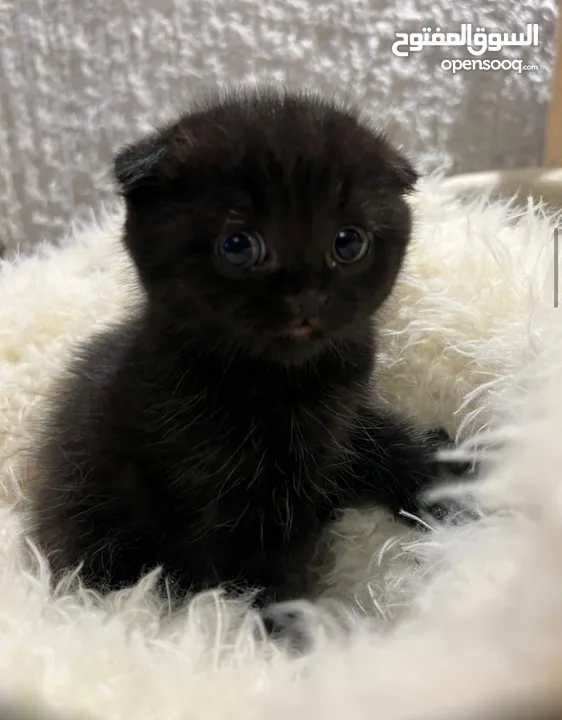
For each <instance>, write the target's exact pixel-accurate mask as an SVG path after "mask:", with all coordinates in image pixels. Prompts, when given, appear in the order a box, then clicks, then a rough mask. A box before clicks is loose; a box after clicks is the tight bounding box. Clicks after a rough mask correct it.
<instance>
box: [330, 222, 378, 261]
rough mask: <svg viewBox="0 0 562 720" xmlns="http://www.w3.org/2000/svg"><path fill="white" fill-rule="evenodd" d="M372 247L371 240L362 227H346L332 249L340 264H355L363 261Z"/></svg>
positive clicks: (336, 238)
mask: <svg viewBox="0 0 562 720" xmlns="http://www.w3.org/2000/svg"><path fill="white" fill-rule="evenodd" d="M369 246H370V239H369V236H368V234H367V232H366V231H365V230H363V228H360V227H346V228H343V229H342V230H340V231H339V233H338V234H337V235H336V237H335V240H334V246H333V249H332V252H333V255H334V260H336V261H337V262H339V263H344V264H345V263H347V264H349V263H354V262H358V261H359V260H361V259H363V258H364V257H365V255H366V254H367V252H368V250H369Z"/></svg>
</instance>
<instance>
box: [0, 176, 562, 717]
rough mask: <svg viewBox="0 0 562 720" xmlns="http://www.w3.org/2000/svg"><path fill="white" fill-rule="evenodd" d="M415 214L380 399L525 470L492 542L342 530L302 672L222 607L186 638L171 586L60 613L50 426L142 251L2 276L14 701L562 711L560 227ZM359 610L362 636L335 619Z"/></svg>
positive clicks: (466, 532)
mask: <svg viewBox="0 0 562 720" xmlns="http://www.w3.org/2000/svg"><path fill="white" fill-rule="evenodd" d="M412 204H413V206H414V210H415V217H416V230H415V241H414V244H413V246H412V250H411V253H410V256H409V260H408V263H407V266H406V268H405V270H404V273H403V275H402V278H401V280H400V282H399V285H398V287H397V288H396V291H395V292H394V294H393V296H392V298H391V299H390V301H389V302H388V305H387V306H386V307H385V309H384V312H383V313H381V316H380V318H379V325H380V328H381V330H380V335H381V357H380V361H379V368H378V370H377V376H378V377H377V379H376V380H377V386H378V388H379V389H380V392H381V393H382V396H383V398H384V400H385V401H387V402H388V403H390V404H391V405H392V406H395V407H398V408H399V409H401V410H402V411H403V412H405V413H407V414H408V415H410V416H411V417H413V418H414V419H416V420H417V421H418V422H419V423H421V424H423V425H424V426H426V427H436V426H444V427H446V428H447V429H448V430H449V431H450V432H451V433H456V434H457V435H458V437H459V438H460V439H463V438H469V437H470V436H472V435H474V434H475V433H478V437H477V441H478V438H483V437H484V436H485V435H486V434H488V435H489V434H490V431H492V430H494V432H495V435H496V439H498V438H500V439H501V440H502V442H503V444H504V447H503V449H502V451H501V452H500V453H499V455H497V456H495V457H494V458H493V459H492V460H491V461H490V462H491V464H490V467H489V469H488V471H487V476H486V478H485V480H484V481H483V483H482V484H481V485H479V486H478V488H472V489H471V494H472V497H473V498H475V500H476V501H477V503H478V506H479V508H480V509H481V510H483V511H484V510H485V511H486V513H485V514H484V515H483V516H482V518H481V519H479V520H476V521H474V522H472V523H471V524H469V525H464V526H458V527H434V528H433V529H431V532H416V531H412V530H410V529H407V528H406V527H405V526H402V524H401V523H399V522H397V521H395V520H393V519H392V518H389V517H388V516H386V515H384V514H383V513H381V512H380V511H377V510H373V511H369V512H361V513H360V512H349V513H347V514H346V515H345V516H344V517H343V518H342V519H341V520H340V521H339V522H338V523H337V524H336V525H335V526H334V527H333V529H331V531H330V533H329V537H328V538H327V540H328V541H329V543H330V548H331V552H330V555H329V558H330V559H329V562H328V563H327V565H326V568H325V570H324V573H323V580H322V584H321V587H320V588H319V591H320V593H321V595H322V598H323V599H322V600H321V601H320V602H319V603H318V605H317V606H316V607H314V608H313V607H308V606H305V607H303V608H301V609H302V613H303V616H304V618H305V622H306V623H307V626H308V628H309V630H310V632H311V633H312V635H313V637H314V648H313V650H312V651H311V652H310V654H308V655H306V656H304V657H299V658H295V657H290V656H289V655H288V654H287V653H286V652H285V651H284V650H283V649H281V648H279V647H278V646H275V645H274V644H272V643H271V642H269V641H266V640H256V638H255V633H254V629H255V628H254V626H253V623H254V622H255V620H254V618H253V617H252V616H251V615H246V614H245V609H246V608H245V607H244V606H243V605H241V604H239V603H238V604H233V603H228V602H226V601H225V600H224V599H223V598H222V597H221V595H220V592H218V591H216V592H209V593H206V594H203V595H200V596H198V597H196V598H194V599H193V600H192V601H191V603H190V604H189V605H188V606H186V608H185V610H184V611H183V612H181V613H180V614H178V615H176V616H171V615H170V613H169V611H168V607H167V605H166V603H164V602H161V601H159V600H158V599H157V598H156V597H155V596H154V594H153V593H152V590H151V586H152V582H153V579H154V578H153V577H152V576H149V577H147V578H146V579H144V580H143V581H141V582H140V583H139V585H138V586H137V587H135V588H132V589H131V590H127V591H123V592H120V593H116V594H114V595H112V596H110V597H108V598H103V599H100V598H98V597H96V596H95V595H94V594H92V593H90V592H86V591H84V590H81V589H80V587H78V586H77V584H76V582H75V581H73V580H72V578H70V579H69V581H68V582H67V583H63V584H62V585H61V586H60V587H58V588H57V590H56V592H55V593H51V592H50V591H49V575H48V569H47V566H46V563H45V561H44V559H43V558H41V556H40V554H39V553H37V552H36V550H35V549H34V548H33V547H32V546H30V545H29V543H28V542H27V541H26V539H25V521H26V507H27V503H28V501H29V497H30V496H31V495H32V494H33V492H34V489H35V487H36V482H37V478H36V477H35V473H34V468H33V464H32V462H31V460H30V455H29V450H30V449H32V448H33V427H34V424H35V423H36V421H37V419H38V417H40V413H41V407H42V400H43V398H44V397H45V396H46V395H47V393H48V392H49V386H50V383H51V381H52V380H53V378H54V377H55V376H56V375H57V373H58V372H59V371H60V369H61V367H62V365H63V363H64V362H65V359H66V357H67V355H68V352H69V349H70V347H71V345H72V343H74V342H75V341H77V340H80V339H81V338H84V337H86V336H88V335H89V334H90V333H92V331H94V330H95V329H98V328H101V327H103V326H104V325H106V324H107V323H108V322H111V321H113V320H114V319H116V318H118V317H119V316H120V314H121V313H122V312H123V309H124V308H125V307H126V306H127V304H128V303H130V302H135V299H136V297H137V294H138V292H139V290H138V287H137V286H136V284H135V277H134V273H133V271H132V269H131V267H130V266H129V264H128V261H127V258H126V257H125V255H124V254H123V253H122V252H121V250H120V248H119V244H118V237H119V229H120V224H121V215H120V212H119V211H117V212H116V213H115V214H108V215H107V216H105V217H104V218H103V219H102V220H101V221H100V222H99V223H97V222H92V224H91V225H88V226H85V227H80V228H78V227H76V228H74V230H73V232H72V234H71V237H69V238H68V239H67V240H65V241H64V242H63V243H62V244H61V245H60V246H59V247H53V246H44V247H40V248H39V249H38V250H37V251H36V253H35V254H34V255H32V256H29V257H21V258H16V259H13V260H11V261H9V262H8V261H5V262H4V263H3V264H2V265H1V269H0V298H1V302H0V410H1V412H0V478H1V498H0V533H1V541H0V698H3V699H4V700H15V701H17V702H19V701H24V702H25V703H26V704H27V705H30V706H32V705H35V704H37V705H38V706H39V707H41V708H42V709H51V710H53V711H54V713H55V716H57V717H61V711H62V710H66V711H68V716H70V717H73V718H81V717H84V718H87V717H93V718H100V720H101V719H102V718H112V719H113V720H117V719H119V718H127V719H128V718H131V719H132V718H134V719H135V720H144V719H145V718H146V719H148V718H158V719H161V718H162V719H164V718H165V720H175V719H176V718H177V719H180V718H183V719H186V718H190V720H197V718H201V719H203V718H204V719H205V720H215V719H216V720H219V719H220V718H225V719H226V718H228V720H236V718H244V719H245V720H248V719H251V718H259V719H262V718H263V719H264V720H265V718H268V719H272V720H276V718H279V719H280V720H281V718H283V719H284V720H285V719H286V718H288V717H294V718H305V717H306V718H315V717H322V718H324V719H325V720H330V719H331V718H334V720H335V719H336V718H337V720H341V718H344V717H345V718H350V720H359V719H360V718H367V717H369V718H370V717H374V716H376V717H377V718H381V719H383V720H384V719H387V718H410V717H411V718H416V717H420V718H429V717H431V718H437V717H440V716H441V713H442V714H443V717H449V718H450V717H453V716H454V717H457V715H456V714H453V712H455V713H456V712H458V713H460V712H461V711H464V710H467V709H468V710H471V711H472V710H477V709H481V708H490V707H493V706H494V704H495V703H496V702H498V703H500V704H501V703H503V702H504V701H505V700H506V699H507V700H510V701H514V702H516V703H519V701H520V700H521V699H522V697H523V696H524V695H525V696H526V697H529V698H530V697H532V696H537V697H540V698H542V699H547V698H548V699H556V695H557V693H558V692H559V691H558V687H559V685H560V680H562V642H561V637H560V635H559V633H560V632H561V631H562V564H561V563H560V546H561V544H562V443H561V442H560V437H561V435H562V330H561V329H558V328H559V326H561V325H562V323H561V321H562V315H560V313H562V310H558V309H554V308H553V307H552V304H553V298H552V279H553V278H552V265H553V262H552V232H553V228H554V226H555V222H556V218H555V217H554V216H553V215H552V214H548V213H547V212H546V210H545V209H544V208H542V207H540V206H538V207H537V206H536V205H535V206H533V204H532V203H531V204H530V205H529V207H528V208H527V209H523V210H521V209H520V208H518V207H517V206H516V205H514V204H509V203H507V202H500V201H495V202H490V201H487V200H486V198H475V199H474V200H471V201H467V200H462V201H461V200H460V199H458V198H456V197H455V196H454V195H453V193H452V191H451V190H447V189H446V187H445V186H444V185H442V184H441V183H440V181H439V179H438V178H432V179H431V178H430V179H429V180H426V181H425V182H424V183H423V184H422V185H421V187H420V190H419V192H418V193H417V194H416V195H415V196H414V197H413V198H412ZM478 442H479V441H478ZM479 452H480V453H482V452H483V450H482V449H480V450H479ZM337 599H339V600H344V601H345V602H346V606H347V608H348V612H347V615H346V626H347V628H348V630H350V634H347V635H342V634H341V633H340V631H339V629H338V628H339V624H338V623H336V622H335V621H334V620H333V619H332V616H331V615H330V614H328V610H329V609H330V608H331V607H333V603H334V602H335V600H337ZM339 617H340V620H341V613H339ZM459 716H460V715H459ZM479 716H480V717H482V714H480V715H479Z"/></svg>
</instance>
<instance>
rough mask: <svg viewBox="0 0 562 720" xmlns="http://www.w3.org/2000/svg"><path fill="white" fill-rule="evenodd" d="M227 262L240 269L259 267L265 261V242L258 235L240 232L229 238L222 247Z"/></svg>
mask: <svg viewBox="0 0 562 720" xmlns="http://www.w3.org/2000/svg"><path fill="white" fill-rule="evenodd" d="M219 250H220V253H221V255H222V256H223V258H224V259H225V260H228V262H229V263H232V264H233V265H238V267H251V266H253V265H259V264H260V263H261V262H263V260H264V259H265V254H266V248H265V242H264V240H263V238H262V236H261V235H259V234H258V233H255V232H253V233H247V232H239V233H236V234H235V235H231V236H230V237H228V238H227V239H226V240H225V241H224V242H223V243H221V245H220V248H219Z"/></svg>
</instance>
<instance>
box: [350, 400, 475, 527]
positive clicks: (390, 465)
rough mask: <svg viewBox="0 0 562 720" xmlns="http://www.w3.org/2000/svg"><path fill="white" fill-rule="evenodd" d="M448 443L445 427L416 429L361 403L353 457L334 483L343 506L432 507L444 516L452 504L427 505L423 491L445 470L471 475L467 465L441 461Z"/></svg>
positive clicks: (397, 510) (437, 481)
mask: <svg viewBox="0 0 562 720" xmlns="http://www.w3.org/2000/svg"><path fill="white" fill-rule="evenodd" d="M450 444H451V443H450V440H449V441H448V438H447V435H446V433H443V431H437V432H430V433H420V432H415V431H413V430H412V428H411V427H410V426H408V425H407V424H406V423H405V422H404V421H402V420H400V419H398V418H395V417H393V416H391V415H385V414H381V413H379V412H378V411H376V410H374V409H373V408H367V407H363V408H361V409H360V411H359V413H358V417H357V421H356V425H355V429H354V430H353V432H352V436H351V445H352V451H353V459H352V461H351V463H349V464H348V465H347V467H346V468H345V469H344V470H342V471H341V472H342V477H341V483H340V482H337V483H336V484H337V485H338V487H339V488H340V493H339V500H338V504H339V507H342V508H343V507H356V506H361V505H371V504H372V505H382V506H383V507H386V508H388V509H389V510H391V511H392V512H393V513H394V514H396V515H398V514H399V513H400V512H401V511H402V512H406V513H409V514H411V515H416V516H419V515H420V514H427V513H428V512H429V513H431V514H432V515H434V516H436V517H443V516H444V515H446V514H447V513H448V511H449V508H447V507H445V506H443V505H442V504H440V503H437V504H433V505H429V504H428V503H427V502H426V501H425V498H424V495H425V492H426V491H428V490H431V489H432V488H434V487H436V486H438V485H439V484H440V483H441V482H442V481H443V475H444V474H445V473H446V472H449V473H450V474H455V475H457V476H459V475H464V476H466V477H468V476H470V475H471V472H470V468H469V467H468V466H465V467H464V468H462V467H461V466H457V467H447V465H446V464H443V463H440V462H439V461H438V460H437V457H436V453H437V450H438V449H439V447H442V446H446V445H450ZM344 475H345V477H344Z"/></svg>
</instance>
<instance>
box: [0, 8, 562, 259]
mask: <svg viewBox="0 0 562 720" xmlns="http://www.w3.org/2000/svg"><path fill="white" fill-rule="evenodd" d="M556 15H557V3H556V0H532V1H529V2H515V1H514V0H476V1H474V0H432V1H429V0H404V2H399V1H394V0H325V1H321V0H0V242H1V243H3V244H4V245H5V246H7V247H12V248H13V247H16V246H20V247H22V248H23V249H25V248H28V247H30V246H31V245H32V244H33V243H35V242H37V241H38V240H42V239H49V240H52V239H56V238H57V237H60V236H61V235H63V234H64V233H65V232H66V230H67V228H68V224H69V221H70V220H71V218H74V217H77V216H80V214H83V213H84V212H85V211H86V210H88V209H90V208H93V209H94V210H96V209H98V208H99V207H100V206H101V205H102V204H103V203H106V202H108V201H110V200H111V198H112V187H111V181H110V178H109V174H108V166H109V163H110V160H111V155H112V152H113V150H114V149H115V147H116V146H117V145H119V144H120V143H122V142H124V141H127V140H130V139H132V138H134V137H136V136H138V135H139V133H141V132H143V131H144V130H146V129H147V128H148V127H150V126H151V125H152V124H154V123H157V122H158V121H160V120H162V119H164V118H168V117H170V115H171V114H173V113H174V112H175V111H177V110H179V109H180V108H181V107H182V105H185V103H186V102H187V101H188V100H189V97H190V95H191V94H192V93H193V92H194V91H196V90H198V89H199V88H201V86H202V85H203V86H204V85H205V84H216V83H224V82H233V81H239V80H246V81H248V80H268V81H278V82H288V83H290V84H301V83H305V84H308V85H312V86H314V87H318V88H320V89H324V90H328V91H331V90H334V89H336V90H340V89H344V90H346V91H349V92H352V93H353V94H354V95H355V96H356V97H358V98H359V100H360V102H361V103H362V104H363V105H364V106H365V108H366V109H367V110H369V111H370V112H372V113H373V114H375V115H376V116H378V117H380V119H381V122H383V123H386V124H387V125H388V126H389V128H390V131H391V135H392V136H393V137H394V139H395V140H396V141H397V142H398V143H401V144H402V145H403V146H404V148H405V150H407V151H408V152H409V153H410V155H411V156H412V158H413V159H414V160H415V161H416V162H417V164H418V166H419V167H420V169H421V170H423V171H427V170H430V169H433V168H435V167H441V168H443V169H445V170H446V171H448V172H458V171H470V170H486V169H491V168H512V167H523V166H531V165H536V164H540V162H541V155H542V150H543V145H544V136H545V124H546V116H547V111H548V103H549V94H550V80H551V72H552V65H553V55H554V50H555V27H556ZM463 22H470V23H472V24H473V25H474V26H476V25H480V26H484V27H485V28H486V29H487V30H488V31H500V32H518V31H523V30H524V26H525V24H526V23H538V24H539V27H540V36H539V37H540V45H539V47H538V48H516V47H513V48H509V49H503V50H502V52H501V53H500V54H499V57H501V58H521V59H522V60H523V62H524V63H528V64H534V65H537V66H538V69H537V70H534V71H530V72H522V73H521V74H518V73H516V72H513V71H510V72H505V71H496V72H492V71H490V72H486V71H471V72H459V73H457V74H452V73H451V72H446V71H445V70H443V69H441V68H440V65H439V63H440V61H441V60H443V59H445V58H450V59H453V58H456V57H461V58H465V57H470V55H468V53H467V51H466V48H456V49H455V48H439V47H433V48H431V47H428V48H425V49H424V50H423V51H422V52H418V53H415V54H412V55H410V57H408V58H400V57H396V56H394V55H393V54H392V52H391V46H392V43H393V41H394V40H395V33H396V32H414V31H419V30H420V28H421V27H423V26H427V25H429V26H431V27H433V28H435V27H436V26H437V25H439V26H440V27H441V28H442V29H445V30H449V31H453V30H456V29H458V26H459V25H460V23H463ZM484 57H487V56H484ZM490 57H491V55H490ZM493 57H498V54H494V55H493Z"/></svg>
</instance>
